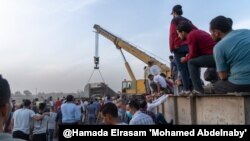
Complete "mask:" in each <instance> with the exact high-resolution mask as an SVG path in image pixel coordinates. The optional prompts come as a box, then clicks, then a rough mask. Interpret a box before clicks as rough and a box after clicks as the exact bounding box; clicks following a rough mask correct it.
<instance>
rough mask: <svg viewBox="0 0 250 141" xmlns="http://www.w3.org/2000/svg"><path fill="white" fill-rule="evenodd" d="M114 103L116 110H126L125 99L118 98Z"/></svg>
mask: <svg viewBox="0 0 250 141" xmlns="http://www.w3.org/2000/svg"><path fill="white" fill-rule="evenodd" d="M116 105H117V108H118V110H122V111H126V105H127V102H126V101H125V100H123V99H120V100H118V101H117V104H116Z"/></svg>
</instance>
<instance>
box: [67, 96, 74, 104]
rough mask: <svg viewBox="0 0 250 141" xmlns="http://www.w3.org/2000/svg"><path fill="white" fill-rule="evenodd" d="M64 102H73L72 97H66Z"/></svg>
mask: <svg viewBox="0 0 250 141" xmlns="http://www.w3.org/2000/svg"><path fill="white" fill-rule="evenodd" d="M66 101H67V102H74V96H73V95H68V96H67V97H66Z"/></svg>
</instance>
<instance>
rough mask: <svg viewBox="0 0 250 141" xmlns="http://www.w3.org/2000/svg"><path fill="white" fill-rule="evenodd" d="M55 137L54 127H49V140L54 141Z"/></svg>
mask: <svg viewBox="0 0 250 141" xmlns="http://www.w3.org/2000/svg"><path fill="white" fill-rule="evenodd" d="M53 137H54V129H49V130H48V141H53Z"/></svg>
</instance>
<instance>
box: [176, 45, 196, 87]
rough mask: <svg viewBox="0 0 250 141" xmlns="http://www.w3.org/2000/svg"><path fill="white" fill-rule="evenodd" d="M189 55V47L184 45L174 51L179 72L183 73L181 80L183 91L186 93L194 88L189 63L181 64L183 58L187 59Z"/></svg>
mask: <svg viewBox="0 0 250 141" xmlns="http://www.w3.org/2000/svg"><path fill="white" fill-rule="evenodd" d="M187 53H188V46H187V45H184V46H181V47H179V48H177V49H175V51H174V57H175V62H176V65H177V69H178V71H180V73H181V80H182V84H183V89H184V90H185V91H190V90H191V88H192V82H191V80H190V76H189V71H188V65H187V63H181V62H180V61H181V58H182V57H185V56H186V54H187Z"/></svg>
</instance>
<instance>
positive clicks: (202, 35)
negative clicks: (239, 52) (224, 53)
mask: <svg viewBox="0 0 250 141" xmlns="http://www.w3.org/2000/svg"><path fill="white" fill-rule="evenodd" d="M177 33H178V36H179V37H180V39H182V40H186V41H187V44H188V47H189V53H188V54H187V55H186V57H182V58H181V62H182V63H185V62H188V69H189V72H190V77H191V80H192V83H193V87H194V90H193V92H194V93H204V89H203V87H202V83H201V79H200V68H201V67H214V68H215V61H214V58H213V47H214V45H215V44H216V43H215V41H214V40H213V39H212V38H211V36H210V35H209V34H208V33H207V32H205V31H202V30H198V29H193V28H192V24H191V23H190V22H188V21H186V22H181V23H180V24H179V25H178V26H177Z"/></svg>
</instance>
